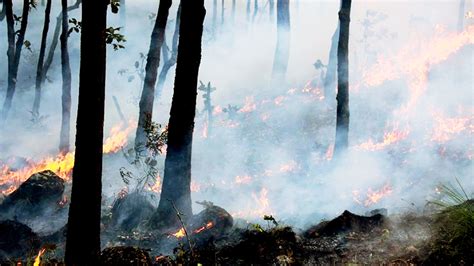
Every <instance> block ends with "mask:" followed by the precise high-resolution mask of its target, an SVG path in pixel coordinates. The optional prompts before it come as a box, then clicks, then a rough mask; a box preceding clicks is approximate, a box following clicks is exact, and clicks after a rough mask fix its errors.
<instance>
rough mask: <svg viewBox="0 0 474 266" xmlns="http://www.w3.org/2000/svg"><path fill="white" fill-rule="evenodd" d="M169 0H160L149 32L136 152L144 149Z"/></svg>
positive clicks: (140, 152)
mask: <svg viewBox="0 0 474 266" xmlns="http://www.w3.org/2000/svg"><path fill="white" fill-rule="evenodd" d="M170 7H171V0H161V1H160V5H159V7H158V15H157V17H156V21H155V26H154V27H153V32H152V34H151V41H150V48H149V50H148V56H147V61H146V66H145V81H144V82H143V91H142V96H141V99H140V104H139V106H140V112H139V116H138V126H137V132H136V135H135V150H136V151H137V153H138V154H142V153H143V152H144V151H145V145H146V141H147V137H146V132H145V128H144V127H145V125H146V123H147V119H151V118H152V117H153V102H154V100H155V85H156V78H157V75H158V66H159V65H160V51H161V47H162V45H163V42H164V38H165V30H166V22H167V21H168V14H169V9H170Z"/></svg>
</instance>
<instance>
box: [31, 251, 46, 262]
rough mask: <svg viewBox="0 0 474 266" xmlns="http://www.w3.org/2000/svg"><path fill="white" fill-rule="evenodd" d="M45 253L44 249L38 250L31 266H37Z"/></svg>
mask: <svg viewBox="0 0 474 266" xmlns="http://www.w3.org/2000/svg"><path fill="white" fill-rule="evenodd" d="M45 251H46V249H45V248H42V249H40V251H39V252H38V256H36V258H35V262H34V263H33V266H39V265H40V262H41V256H43V254H44V252H45Z"/></svg>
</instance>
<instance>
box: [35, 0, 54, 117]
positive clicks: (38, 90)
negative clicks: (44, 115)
mask: <svg viewBox="0 0 474 266" xmlns="http://www.w3.org/2000/svg"><path fill="white" fill-rule="evenodd" d="M50 13H51V0H48V2H47V3H46V9H45V11H44V25H43V34H42V36H41V46H40V52H39V57H38V66H37V68H36V84H35V99H34V101H33V109H32V113H33V116H39V109H40V103H41V85H42V83H43V80H44V78H43V64H44V54H45V52H46V41H47V39H48V31H49V17H50Z"/></svg>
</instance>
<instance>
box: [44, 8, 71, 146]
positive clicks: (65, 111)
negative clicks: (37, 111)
mask: <svg viewBox="0 0 474 266" xmlns="http://www.w3.org/2000/svg"><path fill="white" fill-rule="evenodd" d="M48 1H51V0H48ZM61 6H62V17H63V19H62V33H61V73H62V79H63V84H62V93H63V95H62V97H61V100H62V101H61V102H62V104H61V105H62V117H61V132H60V134H59V151H60V152H61V153H67V152H69V131H70V127H71V126H70V124H71V66H70V64H69V52H68V48H67V41H68V32H69V27H68V23H69V20H68V12H67V0H61Z"/></svg>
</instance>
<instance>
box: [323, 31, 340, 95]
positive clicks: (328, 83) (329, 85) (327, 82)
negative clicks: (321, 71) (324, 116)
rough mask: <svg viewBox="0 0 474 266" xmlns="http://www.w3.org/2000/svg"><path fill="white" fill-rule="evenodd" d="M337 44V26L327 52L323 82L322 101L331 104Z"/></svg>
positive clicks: (334, 89) (334, 92)
mask: <svg viewBox="0 0 474 266" xmlns="http://www.w3.org/2000/svg"><path fill="white" fill-rule="evenodd" d="M338 43H339V24H338V25H337V28H336V31H335V32H334V34H333V35H332V38H331V49H330V50H329V59H328V67H327V70H326V75H325V77H324V80H323V86H324V99H325V100H326V102H327V103H328V104H331V103H332V102H333V101H334V99H335V98H336V76H337V46H338Z"/></svg>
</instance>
